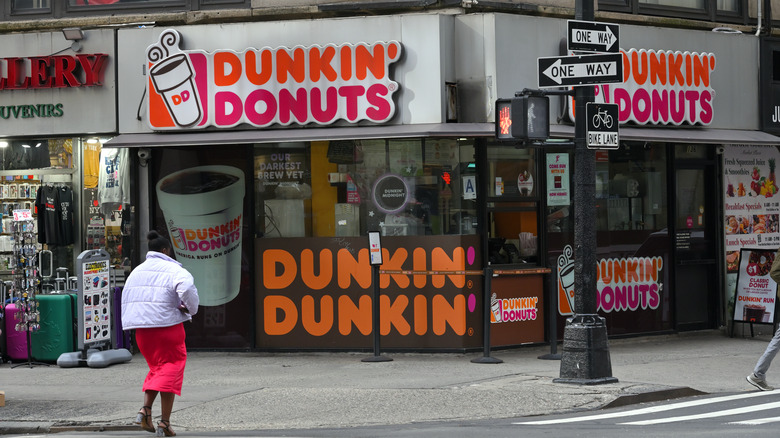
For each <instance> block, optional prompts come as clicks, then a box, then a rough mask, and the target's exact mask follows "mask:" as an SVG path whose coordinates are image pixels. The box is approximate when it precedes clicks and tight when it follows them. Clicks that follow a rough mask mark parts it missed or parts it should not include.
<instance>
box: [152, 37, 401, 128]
mask: <svg viewBox="0 0 780 438" xmlns="http://www.w3.org/2000/svg"><path fill="white" fill-rule="evenodd" d="M180 42H181V34H180V33H179V32H178V31H176V30H172V29H169V30H166V31H164V32H163V33H162V34H161V35H160V38H159V41H158V42H157V43H156V44H153V45H151V46H149V47H148V48H147V50H146V58H147V59H146V61H147V63H148V67H149V79H148V83H147V92H148V95H149V99H148V100H147V102H148V107H147V113H148V123H149V125H150V127H151V128H152V129H155V130H175V129H184V128H205V127H208V126H214V127H217V128H230V127H234V126H237V125H240V124H248V125H252V126H256V127H266V126H270V125H273V124H278V125H290V124H292V123H296V124H299V125H305V124H308V123H316V124H319V125H328V124H331V123H334V122H336V121H339V120H345V121H347V122H351V123H356V122H359V121H363V120H367V121H371V122H376V123H383V122H386V121H388V120H390V118H392V117H393V115H394V114H395V103H394V101H393V94H394V93H395V92H396V91H397V90H398V84H397V83H396V82H394V81H392V80H391V78H390V73H389V72H390V65H391V64H392V63H394V62H396V61H398V60H399V59H400V57H401V49H402V46H401V43H399V42H397V41H389V42H375V43H372V44H366V43H358V44H349V43H344V44H338V45H336V44H327V45H324V46H319V45H312V46H307V47H304V46H295V47H292V48H289V47H276V48H270V47H263V48H260V49H255V48H247V49H245V50H244V51H242V52H236V51H233V50H217V51H214V52H210V53H209V52H205V51H202V50H188V51H182V50H180V49H179V44H180Z"/></svg>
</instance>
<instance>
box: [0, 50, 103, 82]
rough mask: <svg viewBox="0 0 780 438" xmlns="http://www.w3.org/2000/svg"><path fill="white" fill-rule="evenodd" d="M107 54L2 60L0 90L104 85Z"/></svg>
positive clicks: (0, 65) (0, 63)
mask: <svg viewBox="0 0 780 438" xmlns="http://www.w3.org/2000/svg"><path fill="white" fill-rule="evenodd" d="M106 61H108V55H107V54H105V53H95V54H82V55H58V56H31V57H26V58H23V57H15V58H2V59H0V90H27V89H43V88H68V87H95V86H100V85H103V73H104V72H105V69H106V63H107V62H106Z"/></svg>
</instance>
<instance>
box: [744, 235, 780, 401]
mask: <svg viewBox="0 0 780 438" xmlns="http://www.w3.org/2000/svg"><path fill="white" fill-rule="evenodd" d="M769 277H770V278H772V280H774V281H775V283H778V284H780V250H778V251H777V253H776V254H775V259H774V261H773V262H772V267H771V268H770V269H769ZM778 351H780V329H778V330H777V332H775V335H774V336H773V337H772V340H771V341H769V345H767V346H766V350H764V354H762V355H761V357H760V358H758V362H757V363H756V367H755V368H754V369H753V372H752V373H750V374H748V375H747V381H748V383H750V384H751V385H753V386H755V387H756V388H758V389H760V390H761V391H772V390H774V389H775V388H774V387H773V386H771V385H769V384H768V383H766V372H767V371H769V365H771V364H772V360H774V358H775V356H777V352H778Z"/></svg>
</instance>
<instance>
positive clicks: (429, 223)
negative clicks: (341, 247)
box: [254, 139, 477, 237]
mask: <svg viewBox="0 0 780 438" xmlns="http://www.w3.org/2000/svg"><path fill="white" fill-rule="evenodd" d="M473 157H474V147H473V143H472V142H471V141H467V140H455V139H403V140H400V139H399V140H340V141H330V142H328V141H322V142H311V143H280V144H263V145H256V146H255V149H254V168H255V211H256V212H257V215H256V218H255V219H256V222H255V229H256V230H258V236H262V237H310V236H318V237H327V236H361V235H365V234H366V233H367V231H369V230H377V231H380V232H381V233H382V235H384V236H410V235H443V234H475V233H476V226H477V221H476V179H475V173H476V172H475V170H474V166H473Z"/></svg>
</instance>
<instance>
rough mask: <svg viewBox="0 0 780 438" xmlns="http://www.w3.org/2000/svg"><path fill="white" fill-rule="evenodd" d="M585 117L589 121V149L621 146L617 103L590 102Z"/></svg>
mask: <svg viewBox="0 0 780 438" xmlns="http://www.w3.org/2000/svg"><path fill="white" fill-rule="evenodd" d="M585 118H586V120H587V121H588V127H587V135H586V138H587V141H588V149H618V148H619V147H620V134H619V131H618V124H619V123H618V106H617V104H615V103H594V102H589V103H588V104H587V106H586V107H585Z"/></svg>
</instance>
